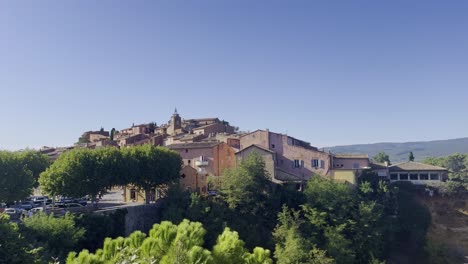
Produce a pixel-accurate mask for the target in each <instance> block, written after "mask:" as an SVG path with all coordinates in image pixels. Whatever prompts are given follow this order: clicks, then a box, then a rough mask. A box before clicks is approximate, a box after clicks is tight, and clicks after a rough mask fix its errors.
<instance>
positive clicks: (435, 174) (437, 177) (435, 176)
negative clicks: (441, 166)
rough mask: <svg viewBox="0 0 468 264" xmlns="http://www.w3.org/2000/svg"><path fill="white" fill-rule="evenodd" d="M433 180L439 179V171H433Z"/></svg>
mask: <svg viewBox="0 0 468 264" xmlns="http://www.w3.org/2000/svg"><path fill="white" fill-rule="evenodd" d="M431 180H433V181H438V180H439V174H438V173H431Z"/></svg>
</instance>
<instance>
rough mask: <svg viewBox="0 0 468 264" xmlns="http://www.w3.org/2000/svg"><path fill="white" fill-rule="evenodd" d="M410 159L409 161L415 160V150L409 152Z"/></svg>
mask: <svg viewBox="0 0 468 264" xmlns="http://www.w3.org/2000/svg"><path fill="white" fill-rule="evenodd" d="M408 160H409V161H414V155H413V151H411V152H410V154H409V156H408Z"/></svg>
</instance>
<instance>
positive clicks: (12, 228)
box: [0, 213, 37, 264]
mask: <svg viewBox="0 0 468 264" xmlns="http://www.w3.org/2000/svg"><path fill="white" fill-rule="evenodd" d="M34 253H35V251H34V250H31V248H29V246H28V243H27V241H26V239H24V237H23V236H22V235H21V233H20V232H19V228H18V225H17V224H15V223H12V222H11V221H10V219H9V217H8V215H6V214H1V213H0V263H2V264H3V263H5V264H17V263H18V264H21V263H36V258H35V254H34ZM36 253H37V250H36Z"/></svg>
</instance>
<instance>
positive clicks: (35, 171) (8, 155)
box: [0, 150, 51, 204]
mask: <svg viewBox="0 0 468 264" xmlns="http://www.w3.org/2000/svg"><path fill="white" fill-rule="evenodd" d="M50 163H51V162H50V159H49V158H48V157H47V156H46V155H43V154H41V153H39V152H37V151H34V150H26V151H21V152H11V151H0V202H4V203H8V204H10V203H13V202H14V201H19V200H22V199H24V198H26V197H28V196H29V195H31V192H32V189H33V187H37V186H38V179H39V175H40V173H41V172H43V171H44V170H45V169H46V168H47V167H49V166H50Z"/></svg>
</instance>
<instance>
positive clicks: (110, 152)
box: [39, 145, 182, 203]
mask: <svg viewBox="0 0 468 264" xmlns="http://www.w3.org/2000/svg"><path fill="white" fill-rule="evenodd" d="M181 164H182V160H181V158H180V155H179V154H178V153H177V152H175V151H172V150H169V149H167V148H164V147H155V146H151V145H141V146H135V147H131V148H122V149H118V148H100V149H96V150H92V149H87V148H81V149H74V150H71V151H68V152H65V153H63V154H62V155H61V156H60V157H59V158H58V159H57V160H56V161H55V162H54V163H53V164H52V165H51V166H50V167H49V168H47V170H46V171H44V172H43V173H42V174H41V175H40V178H39V183H40V186H41V188H42V190H43V191H44V192H46V193H48V194H50V195H65V196H69V197H83V196H85V195H89V196H90V197H91V198H92V199H96V197H97V196H99V195H101V194H103V193H104V192H105V191H106V190H107V189H109V188H111V187H113V186H126V185H133V186H135V187H137V188H140V189H141V190H144V191H145V193H146V196H147V197H146V202H147V203H148V202H149V199H148V196H149V194H150V191H151V189H152V188H155V187H158V186H159V187H161V186H167V185H169V184H171V183H174V182H176V181H177V180H178V179H179V177H180V168H181Z"/></svg>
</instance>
